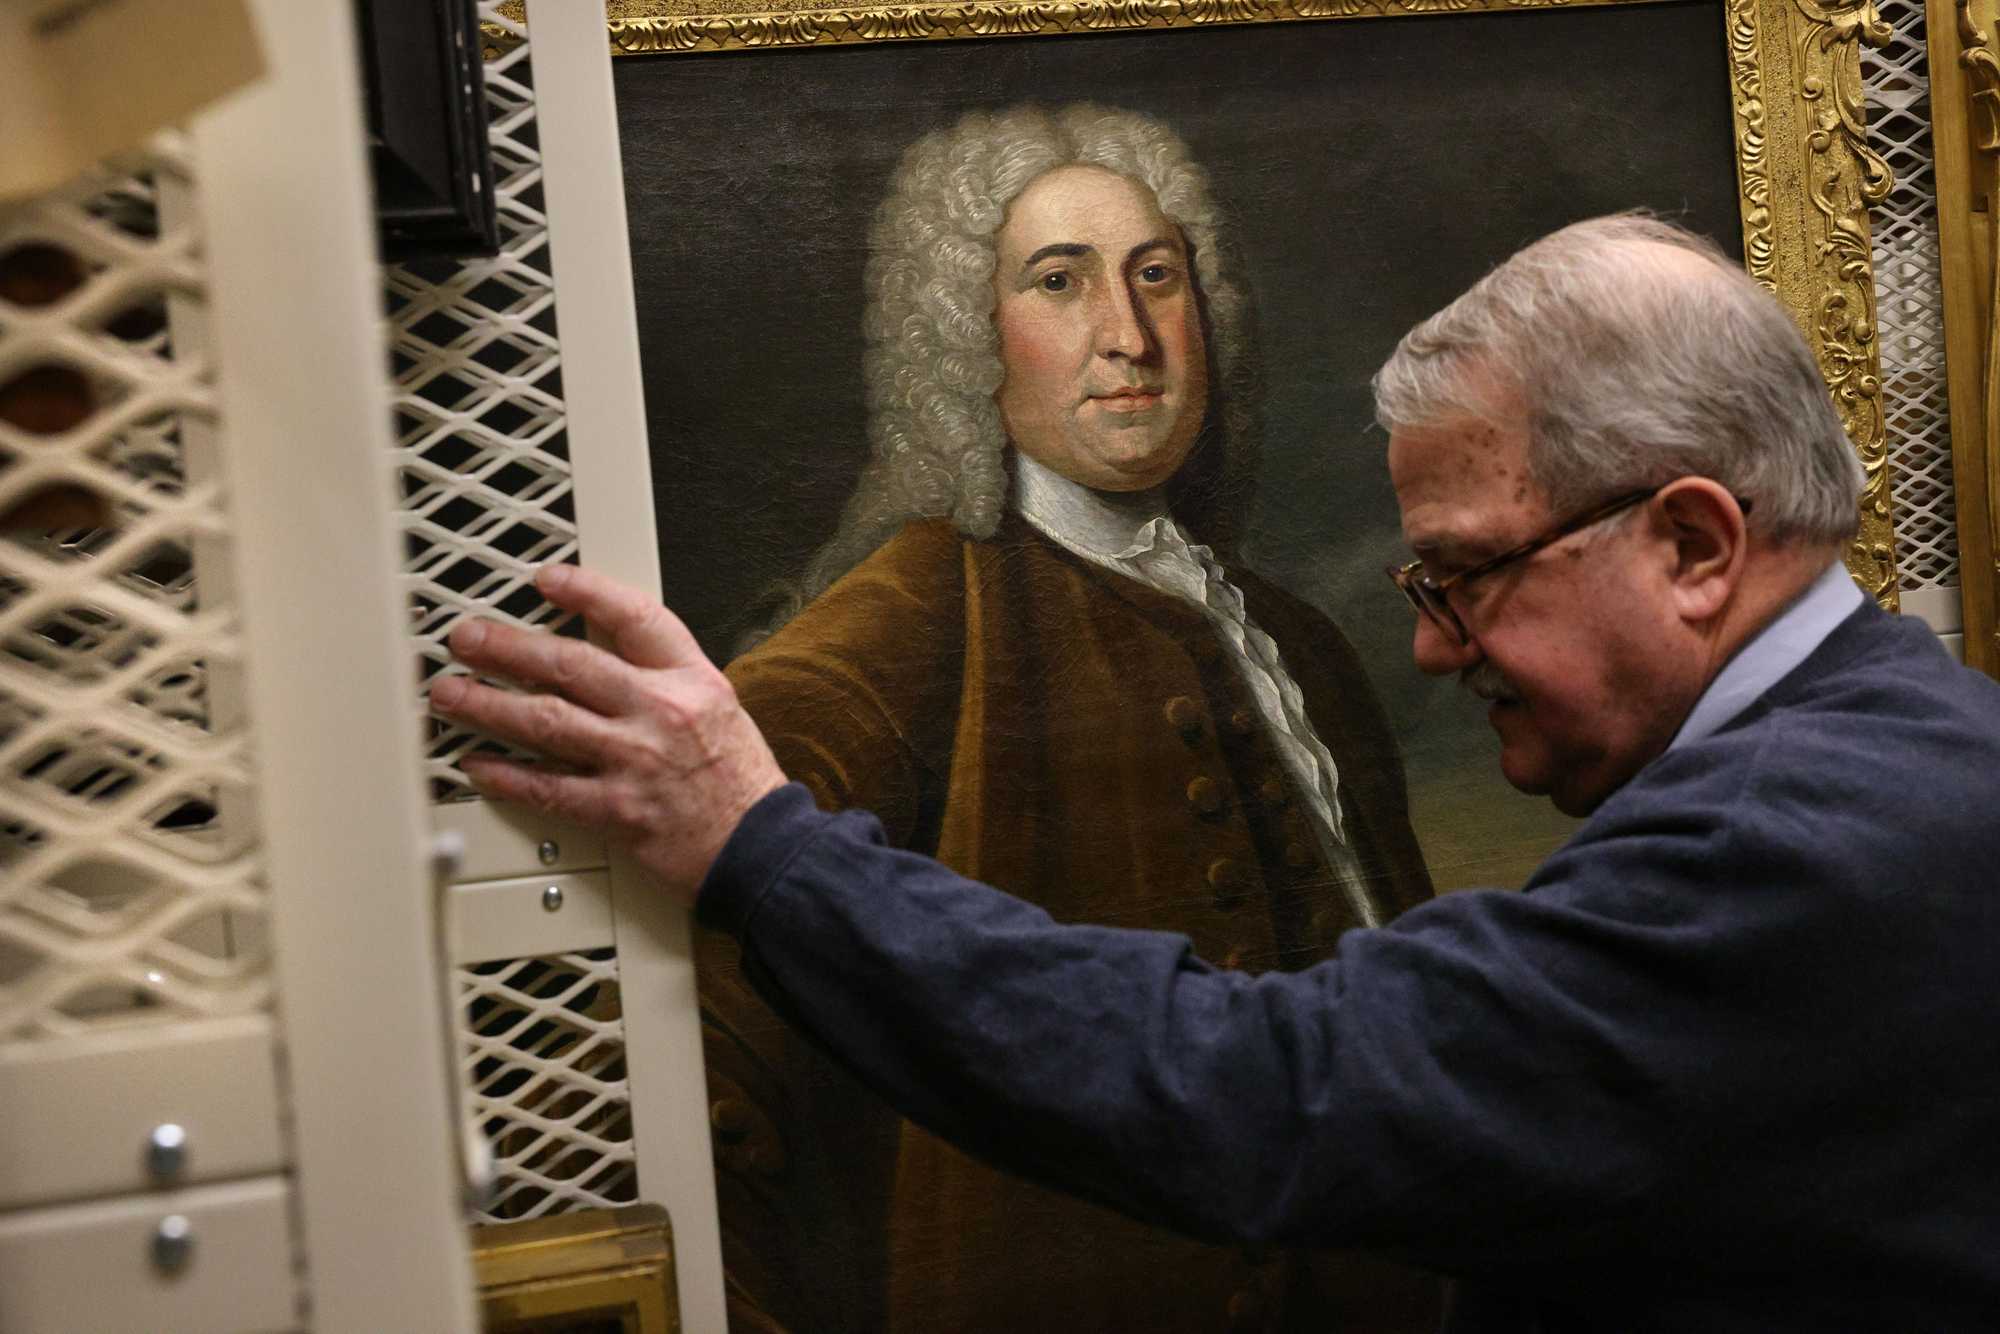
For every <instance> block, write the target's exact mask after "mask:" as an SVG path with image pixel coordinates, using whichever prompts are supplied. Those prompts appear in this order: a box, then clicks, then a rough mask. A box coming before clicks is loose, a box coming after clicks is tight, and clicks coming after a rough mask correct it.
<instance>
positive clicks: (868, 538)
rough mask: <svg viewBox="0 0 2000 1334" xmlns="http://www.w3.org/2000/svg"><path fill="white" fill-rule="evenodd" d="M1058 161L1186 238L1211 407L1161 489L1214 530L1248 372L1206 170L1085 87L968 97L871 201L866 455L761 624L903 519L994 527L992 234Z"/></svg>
mask: <svg viewBox="0 0 2000 1334" xmlns="http://www.w3.org/2000/svg"><path fill="white" fill-rule="evenodd" d="M1072 165H1087V166H1097V167H1104V168H1106V169H1108V170H1110V171H1114V172H1117V173H1118V174H1119V175H1121V176H1125V177H1128V178H1130V179H1131V180H1134V181H1137V182H1138V183H1140V184H1141V185H1144V186H1145V187H1146V188H1147V189H1148V190H1151V191H1152V193H1153V197H1154V198H1155V199H1156V200H1157V201H1158V202H1159V206H1160V211H1161V212H1162V213H1163V214H1165V215H1166V216H1167V217H1168V218H1169V219H1171V220H1172V221H1173V222H1174V223H1176V224H1177V225H1178V226H1179V227H1180V229H1181V232H1182V234H1183V236H1184V237H1185V238H1186V241H1187V246H1188V250H1189V253H1190V256H1191V259H1192V263H1193V268H1194V278H1195V286H1196V292H1197V295H1198V298H1199V300H1200V302H1201V309H1202V314H1203V319H1204V321H1205V325H1206V335H1207V338H1206V341H1207V344H1208V356H1209V394H1208V398H1209V409H1208V419H1207V421H1206V422H1205V423H1204V425H1203V428H1202V434H1201V437H1200V438H1199V440H1198V442H1197V444H1196V448H1195V452H1194V455H1193V457H1192V458H1191V460H1190V462H1189V464H1188V465H1187V466H1186V467H1184V468H1183V469H1182V473H1181V476H1180V477H1178V478H1176V479H1175V483H1174V485H1173V486H1172V487H1171V488H1170V491H1173V492H1176V493H1185V495H1186V496H1187V497H1188V501H1189V503H1193V504H1196V505H1197V506H1200V505H1202V504H1205V503H1207V502H1213V509H1214V512H1213V513H1209V514H1196V515H1193V516H1188V517H1191V518H1192V519H1193V521H1194V523H1195V525H1196V526H1197V527H1198V528H1202V529H1204V532H1203V535H1204V537H1205V538H1206V539H1207V540H1210V541H1215V540H1220V539H1225V538H1226V537H1227V536H1228V535H1229V534H1228V533H1227V532H1226V531H1218V529H1219V528H1226V526H1227V522H1228V518H1229V511H1230V510H1231V508H1233V505H1234V504H1235V503H1237V502H1238V501H1240V497H1241V495H1242V494H1243V492H1244V490H1245V487H1244V482H1243V479H1245V478H1247V477H1248V476H1249V475H1250V471H1251V469H1252V467H1253V466H1254V458H1253V455H1254V453H1255V448H1254V446H1255V441H1256V437H1257V432H1258V427H1259V422H1258V416H1257V411H1256V403H1257V394H1256V392H1255V390H1256V385H1255V378H1256V372H1255V368H1254V359H1253V358H1252V357H1251V356H1250V354H1249V353H1250V348H1249V342H1250V340H1249V336H1248V331H1247V328H1246V324H1247V318H1246V303H1245V301H1244V299H1243V296H1242V291H1241V288H1240V287H1239V285H1238V282H1237V280H1236V278H1235V276H1234V275H1235V267H1236V266H1235V258H1234V254H1233V252H1232V251H1230V250H1229V249H1228V248H1227V247H1226V246H1225V245H1224V243H1223V238H1222V235H1221V232H1222V225H1223V224H1222V217H1221V210H1220V209H1219V208H1218V207H1217V205H1216V202H1215V200H1214V199H1213V198H1212V196H1211V195H1210V193H1209V187H1208V177H1207V174H1206V173H1205V172H1203V171H1202V169H1201V168H1200V167H1199V166H1197V165H1196V164H1195V162H1194V159H1193V158H1192V157H1191V156H1190V155H1189V153H1188V150H1187V146H1186V145H1185V144H1183V143H1182V142H1181V140H1180V138H1179V137H1178V136H1177V135H1175V134H1174V132H1173V131H1172V130H1170V129H1168V128H1167V127H1166V126H1165V125H1163V124H1162V123H1160V122H1159V121H1157V120H1155V119H1153V118H1152V117H1150V116H1146V115H1142V114H1140V113H1138V112H1134V111H1121V110H1117V109H1115V108H1111V107H1102V106H1095V105H1092V104H1089V103H1079V104H1075V105H1071V106H1065V107H1061V108H1057V109H1053V110H1050V109H1044V108H1042V107H1038V106H1020V107H1012V108H1008V109H1006V110H1003V111H997V112H984V111H976V112H972V113H970V114H968V115H966V116H964V117H963V118H961V119H960V120H959V121H958V123H957V124H955V125H953V126H951V127H950V128H948V129H943V130H938V131H936V132H934V133H931V134H928V135H926V136H924V137H923V138H922V139H920V140H918V141H917V142H916V143H915V144H913V145H911V147H910V148H909V150H908V151H907V152H905V153H904V155H903V159H902V162H901V163H900V165H899V166H898V167H897V169H896V173H895V176H894V177H893V178H892V179H891V182H890V187H889V194H888V197H887V198H886V199H885V200H884V201H883V202H882V206H881V207H880V209H878V210H877V212H876V214H875V223H874V227H873V228H872V230H871V231H870V233H869V238H868V255H869V258H868V269H867V277H866V281H867V287H868V291H869V294H870V296H869V304H868V309H867V313H866V316H865V320H864V334H865V336H866V339H867V352H866V355H865V358H864V361H863V366H862V373H863V375H864V377H865V379H866V381H867V391H868V445H869V454H870V457H869V462H868V464H867V466H866V467H865V468H864V470H863V472H862V476H861V481H860V484H859V486H858V487H857V488H856V489H855V492H854V495H853V497H852V498H851V499H850V500H849V501H848V503H847V508H846V510H845V512H844V513H843V515H842V517H841V522H840V527H839V529H838V530H837V531H836V532H835V534H834V536H833V537H832V538H831V539H830V540H829V541H828V542H827V544H826V545H825V546H823V547H822V548H821V549H820V551H819V553H818V554H817V555H816V556H815V557H814V558H813V560H812V562H811V564H810V565H809V566H808V567H807V571H806V574H805V576H804V578H803V579H801V580H800V581H799V582H798V583H797V584H796V585H794V586H792V587H790V588H788V589H787V590H784V595H783V596H782V601H783V602H784V603H785V604H787V605H785V606H783V607H781V608H780V609H779V612H778V615H777V617H776V619H775V620H774V621H773V622H772V624H774V625H777V624H783V622H784V621H785V620H787V619H789V617H790V615H791V614H792V613H793V612H795V611H796V610H797V609H798V608H799V607H801V606H803V605H804V604H805V603H806V602H809V601H810V600H811V599H812V598H814V597H816V596H818V595H819V594H820V593H821V592H822V591H824V590H825V589H826V587H827V586H828V585H829V584H831V583H832V582H833V581H834V580H836V579H838V578H839V577H840V576H841V575H843V574H845V573H846V572H847V571H848V570H849V569H851V568H852V567H853V566H855V565H856V564H858V563H859V562H860V561H861V560H862V559H863V558H864V557H866V556H867V555H868V554H869V553H870V552H872V551H874V550H875V549H876V548H877V547H879V546H881V545H882V543H883V542H885V541H887V540H888V539H889V538H890V537H891V536H893V535H894V534H895V532H896V530H897V529H899V528H901V527H902V526H903V525H904V524H905V523H907V522H909V521H910V520H912V519H936V518H945V517H949V518H950V519H951V521H952V522H953V523H954V524H956V525H957V527H958V528H959V530H960V531H961V532H964V533H966V534H968V535H969V536H972V537H979V538H984V537H991V536H992V535H993V533H994V531H995V530H996V529H997V528H998V527H999V525H1000V519H1001V516H1002V514H1003V513H1004V512H1005V509H1006V500H1007V476H1008V472H1007V466H1006V462H1005V457H1004V455H1005V446H1006V443H1007V437H1006V433H1005V431H1004V430H1003V429H1002V428H1001V425H1000V410H999V408H998V407H997V406H996V405H995V404H994V401H993V395H994V393H995V392H996V391H997V390H998V389H999V388H1000V381H1001V378H1002V368H1001V362H1000V336H999V334H998V332H997V331H996V330H995V329H994V327H993V309H994V295H993V285H992V283H993V270H994V265H995V262H996V261H995V240H994V238H995V234H996V233H997V232H998V231H999V230H1000V227H1001V224H1002V223H1003V222H1004V221H1005V219H1006V215H1007V206H1008V205H1009V204H1011V203H1012V202H1013V201H1014V199H1015V197H1016V196H1018V195H1019V194H1020V193H1021V192H1022V191H1023V190H1025V189H1026V188H1027V187H1028V185H1029V184H1030V183H1031V182H1032V181H1034V180H1035V179H1036V178H1037V177H1039V176H1041V175H1043V174H1044V173H1045V172H1048V171H1052V170H1054V169H1055V168H1057V167H1064V166H1072ZM1197 483H1199V485H1197ZM1176 500H1177V502H1178V500H1179V495H1176ZM1178 508H1179V506H1178V504H1177V509H1178Z"/></svg>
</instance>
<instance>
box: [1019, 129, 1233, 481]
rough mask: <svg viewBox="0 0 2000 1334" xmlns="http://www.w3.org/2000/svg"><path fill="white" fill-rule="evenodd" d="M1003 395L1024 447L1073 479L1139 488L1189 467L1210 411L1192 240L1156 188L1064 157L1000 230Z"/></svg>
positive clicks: (1023, 198)
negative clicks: (1168, 213)
mask: <svg viewBox="0 0 2000 1334" xmlns="http://www.w3.org/2000/svg"><path fill="white" fill-rule="evenodd" d="M995 239H996V242H997V249H998V259H999V262H998V265H997V267H996V268H995V270H994V274H993V288H994V296H995V299H996V304H995V307H994V312H993V323H994V326H995V327H996V328H997V329H998V330H999V333H1000V359H1001V363H1002V366H1003V367H1004V369H1005V372H1006V378H1005V379H1004V380H1003V381H1002V383H1001V385H1000V392H999V393H998V394H997V395H996V398H995V401H996V402H997V403H998V405H999V408H1000V419H1001V422H1002V424H1003V425H1004V426H1005V427H1006V430H1007V437H1008V439H1009V440H1011V441H1012V442H1013V443H1014V446H1015V448H1017V449H1019V450H1020V451H1021V452H1022V453H1024V454H1026V455H1028V456H1029V457H1030V458H1032V459H1034V460H1035V461H1036V462H1038V463H1041V464H1042V465H1044V466H1045V467H1048V468H1050V469H1052V470H1054V471H1055V472H1058V473H1060V474H1062V475H1063V476H1064V477H1067V478H1069V479H1070V480H1071V481H1073V482H1078V483H1081V484H1082V485H1084V486H1088V487H1093V488H1095V489H1097V490H1100V491H1141V490H1145V489H1147V488H1148V487H1155V486H1160V485H1162V484H1164V483H1165V482H1166V481H1168V480H1169V479H1170V478H1172V477H1173V475H1174V474H1175V473H1177V472H1179V471H1180V467H1181V464H1182V463H1184V462H1185V461H1186V460H1187V456H1188V451H1189V450H1191V449H1192V448H1193V447H1194V441H1195V436H1196V435H1198V434H1199V433H1200V431H1201V423H1202V417H1203V414H1205V413H1206V412H1207V410H1208V355H1207V348H1206V346H1205V344H1204V343H1203V340H1202V332H1201V311H1200V309H1199V308H1198V306H1197V304H1196V300H1195V290H1194V278H1193V275H1192V273H1191V272H1190V270H1189V265H1188V254H1187V243H1186V242H1185V241H1184V240H1183V239H1182V237H1181V232H1180V228H1179V227H1177V226H1175V225H1174V224H1173V223H1172V222H1170V221H1168V220H1167V218H1166V217H1165V216H1164V215H1162V214H1161V212H1160V206H1159V203H1158V201H1156V200H1155V199H1154V198H1153V194H1152V191H1150V190H1148V189H1147V188H1146V187H1145V186H1143V185H1140V184H1138V183H1137V182H1136V181H1132V180H1129V179H1127V178H1126V177H1124V176H1120V175H1118V174H1117V173H1116V172H1112V171H1107V170H1105V169H1104V168H1102V167H1084V166H1072V167H1058V168H1056V169H1055V170H1054V171H1051V172H1048V173H1046V174H1044V175H1042V176H1040V177H1037V178H1036V179H1035V180H1034V181H1033V182H1032V183H1031V184H1030V185H1029V186H1028V188H1027V189H1025V190H1023V191H1022V192H1021V193H1020V194H1019V195H1018V196H1016V198H1015V199H1014V202H1013V204H1012V205H1011V206H1010V207H1009V208H1008V210H1007V220H1006V223H1005V225H1003V226H1002V227H1001V228H1000V231H999V234H998V236H997V237H996V238H995Z"/></svg>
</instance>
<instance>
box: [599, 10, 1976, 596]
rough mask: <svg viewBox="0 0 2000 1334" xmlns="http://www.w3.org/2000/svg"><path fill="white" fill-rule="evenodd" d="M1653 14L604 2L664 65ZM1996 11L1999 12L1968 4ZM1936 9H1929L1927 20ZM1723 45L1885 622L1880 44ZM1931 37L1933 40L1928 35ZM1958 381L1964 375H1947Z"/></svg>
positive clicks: (1892, 590)
mask: <svg viewBox="0 0 2000 1334" xmlns="http://www.w3.org/2000/svg"><path fill="white" fill-rule="evenodd" d="M1656 2H1657V0H964V2H961V3H943V4H937V3H933V4H905V5H882V6H872V5H871V6H858V7H857V6H849V5H822V4H818V3H815V2H814V0H798V2H797V3H796V5H795V6H794V7H791V8H783V9H772V8H765V9H758V10H746V9H741V8H737V7H735V6H734V5H732V3H731V0H608V3H607V4H606V21H607V28H608V33H609V37H610V41H611V46H612V52H613V54H615V55H621V56H668V57H671V56H675V55H682V54H690V53H700V52H717V51H760V50H783V49H793V48H798V47H820V46H837V45H847V44H852V43H859V42H916V41H947V40H953V39H959V38H976V37H1031V36H1044V37H1055V36H1065V35H1075V34H1085V33H1098V34H1101V33H1107V32H1121V31H1129V32H1137V31H1161V30H1165V29H1170V28H1202V27H1215V26H1219V25H1230V26H1234V25H1238V24H1246V23H1286V22H1306V21H1312V22H1327V21H1336V20H1341V19H1368V18H1395V17H1403V16H1417V15H1422V16H1427V17H1432V18H1444V17H1452V16H1457V15H1464V14H1475V13H1494V12H1508V13H1512V12H1533V11H1547V10H1551V9H1574V8H1579V7H1582V5H1583V4H1649V3H1656ZM1962 2H1963V3H1980V4H1989V5H1990V4H1992V3H1994V0H1962ZM1938 3H1940V0H1932V4H1933V5H1934V6H1935V5H1937V4H1938ZM1715 4H1716V8H1717V11H1718V12H1717V20H1718V22H1717V35H1718V36H1719V37H1720V38H1722V39H1723V40H1724V41H1725V42H1726V43H1727V47H1728V58H1729V71H1730V96H1731V101H1732V102H1733V104H1734V108H1735V123H1736V176H1737V185H1738V190H1739V195H1740V199H1741V204H1742V217H1743V253H1744V258H1745V262H1746V264H1747V265H1748V267H1749V270H1750V272H1751V274H1752V275H1753V276H1755V277H1756V279H1757V280H1758V281H1759V282H1761V283H1763V284H1764V286H1765V287H1767V288H1769V289H1770V290H1771V291H1772V292H1774V293H1775V294H1776V295H1777V296H1778V298H1779V300H1781V301H1782V302H1783V303H1784V304H1785V306H1786V307H1787V308H1788V309H1789V310H1790V311H1791V312H1792V315H1793V318H1794V319H1796V320H1797V321H1798V324H1799V327H1800V328H1801V329H1803V330H1804V331H1805V333H1806V336H1807V338H1808V339H1809V340H1810V341H1811V343H1812V346H1813V349H1814V351H1815V352H1816V353H1817V354H1818V357H1819V363H1820V369H1821V371H1822V373H1823V374H1824V375H1825V376H1826V382H1827V385H1828V387H1829V388H1830V389H1831V390H1832V392H1833V396H1834V400H1835V402H1836V404H1837V405H1838V407H1839V410H1840V415H1841V420H1842V422H1843V423H1844V424H1845V425H1846V427H1847V433H1848V436H1849V438H1850V439H1852V440H1853V442H1854V447H1855V450H1856V452H1857V453H1858V454H1859V455H1860V457H1861V461H1862V465H1863V467H1864V468H1865V469H1866V471H1867V477H1868V481H1867V486H1866V489H1865V491H1864V492H1863V495H1862V501H1861V529H1860V533H1859V535H1858V537H1857V538H1856V540H1855V542H1854V545H1853V547H1852V548H1850V550H1849V552H1848V557H1847V564H1848V568H1849V569H1850V570H1851V571H1852V572H1853V574H1854V577H1855V579H1856V581H1857V582H1859V583H1860V585H1861V586H1862V587H1863V588H1864V589H1865V590H1867V591H1868V592H1869V593H1871V594H1873V595H1874V596H1875V598H1876V600H1877V601H1879V602H1880V603H1881V604H1882V605H1883V606H1885V607H1888V608H1890V609H1892V610H1893V609H1895V607H1896V563H1895V539H1894V529H1893V523H1892V514H1891V509H1890V476H1889V467H1888V458H1887V438H1886V423H1885V419H1884V415H1883V407H1882V385H1881V372H1880V368H1879V358H1878V355H1877V347H1876V341H1875V329H1876V325H1875V283H1874V274H1873V269H1872V264H1871V259H1870V251H1869V242H1868V206H1869V205H1870V204H1872V203H1875V202H1877V201H1879V200H1881V199H1882V198H1883V197H1884V196H1885V195H1887V193H1888V191H1889V187H1890V185H1891V183H1892V177H1891V174H1890V171H1889V167H1888V164H1887V163H1886V162H1884V161H1883V160H1882V158H1881V157H1880V155H1878V154H1877V153H1875V152H1874V151H1873V150H1872V149H1870V148H1869V147H1868V144H1867V136H1866V128H1865V121H1864V112H1863V99H1862V84H1861V55H1860V48H1861V43H1862V42H1864V41H1865V42H1869V43H1871V44H1873V45H1878V46H1879V45H1882V44H1884V43H1886V42H1887V41H1888V40H1889V37H1890V30H1889V28H1888V26H1887V25H1886V24H1884V23H1883V22H1882V20H1881V18H1880V17H1879V15H1878V14H1877V13H1876V10H1875V4H1874V0H1836V2H1835V3H1832V4H1820V3H1815V0H1715ZM1933 30H1935V28H1934V29H1933ZM1953 378H1954V382H1956V379H1957V377H1956V376H1954V377H1953Z"/></svg>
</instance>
